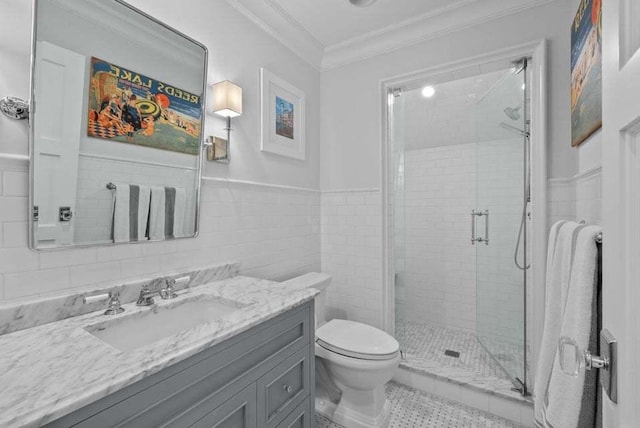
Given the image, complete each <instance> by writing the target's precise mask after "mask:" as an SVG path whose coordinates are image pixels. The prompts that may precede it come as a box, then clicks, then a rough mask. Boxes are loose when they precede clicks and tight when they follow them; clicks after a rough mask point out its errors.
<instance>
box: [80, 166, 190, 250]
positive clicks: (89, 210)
mask: <svg viewBox="0 0 640 428" xmlns="http://www.w3.org/2000/svg"><path fill="white" fill-rule="evenodd" d="M195 176H196V171H195V170H194V169H188V168H182V167H172V166H170V165H153V164H148V163H145V162H136V161H128V160H125V159H123V160H118V159H109V158H100V157H94V156H83V155H81V156H80V158H79V162H78V187H77V189H78V194H77V197H76V200H77V206H76V209H75V218H74V221H75V224H76V232H75V234H74V239H75V241H76V242H87V243H104V242H109V241H110V238H111V223H112V215H111V213H112V209H113V208H112V206H113V191H112V190H109V189H107V188H106V185H107V183H110V182H120V183H127V184H138V185H147V186H153V185H156V186H166V185H171V186H175V187H182V188H183V189H185V193H186V198H185V229H184V230H185V231H190V232H191V233H189V234H190V235H191V234H193V230H194V218H195V217H194V213H195V202H194V201H195V192H194V187H195ZM169 183H170V184H169Z"/></svg>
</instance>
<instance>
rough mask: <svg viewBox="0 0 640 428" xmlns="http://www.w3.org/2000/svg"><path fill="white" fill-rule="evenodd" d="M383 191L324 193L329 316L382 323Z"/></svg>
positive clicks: (323, 245)
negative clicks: (328, 275) (329, 284)
mask: <svg viewBox="0 0 640 428" xmlns="http://www.w3.org/2000/svg"><path fill="white" fill-rule="evenodd" d="M381 211H382V203H381V194H380V191H379V190H377V189H375V190H347V191H327V192H323V193H322V245H321V247H322V271H323V272H326V273H328V274H330V275H331V276H332V281H331V286H330V287H329V289H328V290H327V316H328V317H329V318H345V319H349V320H352V321H359V322H363V323H367V324H370V325H373V326H376V327H382V325H381V324H382V317H381V302H382V215H381Z"/></svg>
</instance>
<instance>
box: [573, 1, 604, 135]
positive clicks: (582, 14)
mask: <svg viewBox="0 0 640 428" xmlns="http://www.w3.org/2000/svg"><path fill="white" fill-rule="evenodd" d="M601 127H602V0H582V1H581V2H580V6H578V12H577V13H576V16H575V18H574V19H573V24H572V25H571V146H573V147H576V146H578V145H580V144H581V143H583V142H584V141H585V140H586V139H587V138H589V137H590V136H591V135H592V134H593V133H594V132H596V131H597V130H598V129H600V128H601Z"/></svg>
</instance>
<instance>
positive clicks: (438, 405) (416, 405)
mask: <svg viewBox="0 0 640 428" xmlns="http://www.w3.org/2000/svg"><path fill="white" fill-rule="evenodd" d="M386 392H387V396H388V398H389V401H390V402H391V421H390V423H389V428H467V427H474V428H521V427H522V426H521V425H519V424H515V423H513V422H510V421H508V420H506V419H502V418H499V417H497V416H494V415H491V414H489V413H487V412H483V411H480V410H476V409H473V408H471V407H467V406H463V405H461V404H458V403H456V402H453V401H450V400H446V399H444V398H440V397H436V396H434V395H431V394H427V393H425V392H421V391H417V390H415V389H412V388H408V387H406V386H404V385H400V384H398V383H395V382H389V383H388V384H387V385H386ZM316 428H344V427H342V426H341V425H338V424H336V423H334V422H332V421H331V420H329V419H327V418H324V417H322V416H319V415H316Z"/></svg>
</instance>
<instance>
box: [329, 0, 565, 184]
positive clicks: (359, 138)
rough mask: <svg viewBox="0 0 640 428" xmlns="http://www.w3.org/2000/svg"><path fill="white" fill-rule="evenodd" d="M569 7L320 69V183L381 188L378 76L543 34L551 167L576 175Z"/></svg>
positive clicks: (542, 9)
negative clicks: (546, 45) (571, 119)
mask: <svg viewBox="0 0 640 428" xmlns="http://www.w3.org/2000/svg"><path fill="white" fill-rule="evenodd" d="M574 12H575V10H574V8H573V7H572V5H571V4H569V2H568V1H566V0H559V1H555V2H551V3H547V4H544V5H542V6H539V7H536V8H533V9H528V10H526V11H524V12H521V13H518V14H514V15H509V16H506V17H502V18H499V19H496V20H493V21H490V22H487V23H483V24H480V25H477V26H474V27H471V28H465V29H463V30H461V31H457V32H454V33H450V34H446V35H445V36H442V37H440V38H436V39H432V40H428V41H425V42H422V43H419V44H416V45H412V46H408V47H405V48H403V49H399V50H396V51H393V52H390V53H388V54H386V55H382V56H378V57H374V58H371V59H368V60H365V61H361V62H358V63H354V64H349V65H346V66H344V67H341V68H337V69H333V70H329V71H327V72H324V73H322V76H321V89H322V103H321V112H320V123H321V140H322V142H323V143H322V144H323V152H322V166H321V187H322V189H323V190H330V189H333V190H335V189H344V188H367V187H380V163H381V162H380V150H379V147H380V138H381V135H380V134H381V132H380V117H381V109H382V106H381V102H380V100H381V98H380V91H379V86H380V81H381V80H382V79H385V78H388V77H392V76H397V75H401V74H404V73H409V72H414V71H417V70H420V69H425V68H428V67H432V66H436V65H439V64H445V63H448V62H452V61H456V60H461V59H464V58H466V57H470V56H477V55H479V54H481V53H482V52H490V51H494V50H498V49H502V48H507V47H512V46H515V45H518V44H521V43H526V42H531V41H533V40H539V39H542V38H546V39H547V40H549V70H550V71H549V79H550V82H549V83H550V85H549V92H548V95H549V108H550V111H549V174H550V176H551V177H558V176H568V175H569V176H570V175H572V174H574V173H575V172H576V171H577V157H576V156H575V152H574V151H573V150H572V149H571V147H570V145H569V144H568V143H567V142H568V141H570V122H569V96H568V93H569V81H570V76H569V25H570V23H571V20H572V18H573V13H574ZM354 165H357V167H354Z"/></svg>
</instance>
